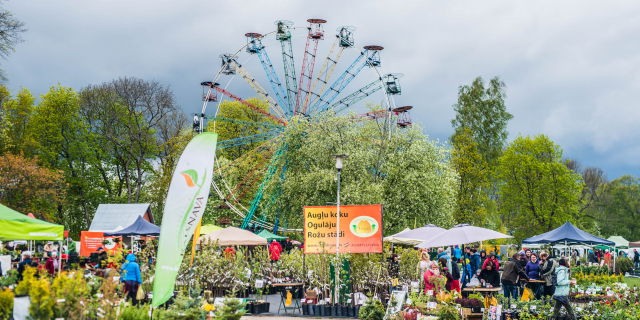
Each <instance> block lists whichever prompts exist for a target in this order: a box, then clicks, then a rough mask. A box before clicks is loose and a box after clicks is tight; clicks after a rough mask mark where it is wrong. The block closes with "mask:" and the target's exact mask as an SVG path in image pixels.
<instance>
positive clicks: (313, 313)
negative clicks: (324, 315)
mask: <svg viewBox="0 0 640 320" xmlns="http://www.w3.org/2000/svg"><path fill="white" fill-rule="evenodd" d="M307 307H308V308H309V312H308V313H309V315H310V316H313V315H315V314H316V312H315V304H308V305H307Z"/></svg>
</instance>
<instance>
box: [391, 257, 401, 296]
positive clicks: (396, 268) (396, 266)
mask: <svg viewBox="0 0 640 320" xmlns="http://www.w3.org/2000/svg"><path fill="white" fill-rule="evenodd" d="M399 274H400V263H399V262H398V255H397V254H395V253H393V254H391V256H390V257H389V276H390V277H391V279H398V275H399ZM391 290H396V286H392V288H391Z"/></svg>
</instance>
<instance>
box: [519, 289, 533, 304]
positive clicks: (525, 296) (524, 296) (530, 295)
mask: <svg viewBox="0 0 640 320" xmlns="http://www.w3.org/2000/svg"><path fill="white" fill-rule="evenodd" d="M531 298H533V291H531V288H527V287H525V288H524V292H523V293H522V299H520V301H522V302H526V301H529V300H531Z"/></svg>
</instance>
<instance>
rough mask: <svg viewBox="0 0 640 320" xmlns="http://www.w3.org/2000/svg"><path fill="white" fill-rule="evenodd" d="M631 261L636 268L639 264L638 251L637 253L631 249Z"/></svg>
mask: <svg viewBox="0 0 640 320" xmlns="http://www.w3.org/2000/svg"><path fill="white" fill-rule="evenodd" d="M633 263H634V264H635V266H636V268H638V265H640V253H638V250H636V249H633Z"/></svg>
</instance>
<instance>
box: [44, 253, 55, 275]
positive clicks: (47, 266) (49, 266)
mask: <svg viewBox="0 0 640 320" xmlns="http://www.w3.org/2000/svg"><path fill="white" fill-rule="evenodd" d="M44 268H45V269H47V272H48V273H49V275H50V276H52V277H53V276H54V275H55V273H56V270H58V253H57V252H52V253H51V257H50V258H49V259H48V260H47V264H45V265H44Z"/></svg>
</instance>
